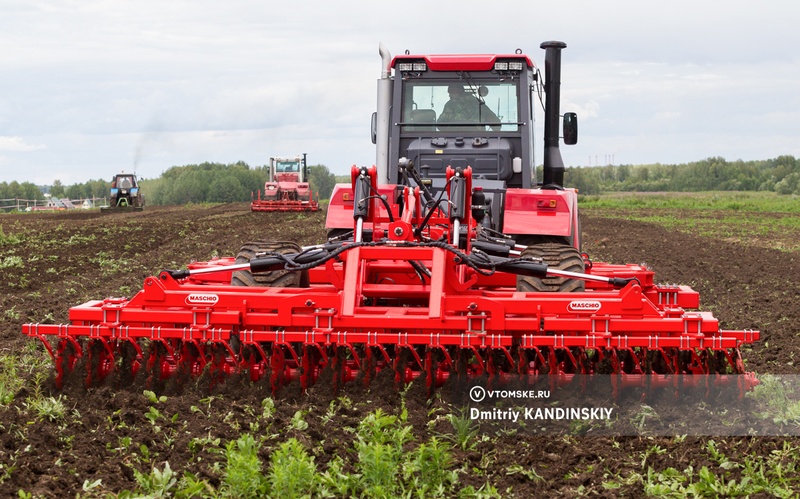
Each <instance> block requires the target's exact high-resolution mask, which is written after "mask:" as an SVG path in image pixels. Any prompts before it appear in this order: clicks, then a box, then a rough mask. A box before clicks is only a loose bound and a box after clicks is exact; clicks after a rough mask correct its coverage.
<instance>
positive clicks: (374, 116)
mask: <svg viewBox="0 0 800 499" xmlns="http://www.w3.org/2000/svg"><path fill="white" fill-rule="evenodd" d="M370 133H371V134H372V143H373V144H377V143H378V113H372V122H371V123H370Z"/></svg>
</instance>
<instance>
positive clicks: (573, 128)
mask: <svg viewBox="0 0 800 499" xmlns="http://www.w3.org/2000/svg"><path fill="white" fill-rule="evenodd" d="M562 135H563V136H564V143H565V144H567V145H570V146H572V145H575V144H577V143H578V115H577V114H575V113H564V131H563V134H562Z"/></svg>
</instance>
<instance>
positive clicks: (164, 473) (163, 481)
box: [133, 462, 178, 499]
mask: <svg viewBox="0 0 800 499" xmlns="http://www.w3.org/2000/svg"><path fill="white" fill-rule="evenodd" d="M133 476H134V478H135V479H136V483H137V484H139V488H140V489H141V491H142V492H144V493H145V494H147V497H148V498H153V499H156V498H164V497H172V492H171V491H172V489H173V488H175V485H177V483H178V478H177V477H176V476H175V472H174V471H172V469H171V468H170V467H169V462H165V463H164V469H163V470H159V469H158V468H156V467H153V470H152V471H151V472H150V473H149V474H144V473H142V472H140V471H139V470H133Z"/></svg>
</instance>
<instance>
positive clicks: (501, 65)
mask: <svg viewBox="0 0 800 499" xmlns="http://www.w3.org/2000/svg"><path fill="white" fill-rule="evenodd" d="M523 69H525V63H523V62H522V61H498V62H495V63H494V70H495V71H522V70H523Z"/></svg>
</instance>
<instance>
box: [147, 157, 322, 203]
mask: <svg viewBox="0 0 800 499" xmlns="http://www.w3.org/2000/svg"><path fill="white" fill-rule="evenodd" d="M268 178H269V166H266V165H265V166H257V167H250V166H249V165H248V164H247V163H245V162H243V161H239V162H237V163H232V164H222V163H201V164H199V165H185V166H174V167H172V168H170V169H168V170H167V171H165V172H164V173H162V174H161V176H160V177H159V178H157V179H152V180H143V181H142V182H140V186H141V189H142V192H143V193H144V194H145V198H146V200H147V203H148V204H163V205H167V204H170V205H172V204H186V203H232V202H237V201H250V199H251V198H252V196H253V195H254V194H255V193H257V192H258V191H259V190H263V189H264V182H266V181H267V179H268ZM308 180H309V184H310V185H311V190H312V192H313V193H314V197H315V198H319V199H327V198H329V197H330V194H331V191H333V185H334V184H335V180H334V175H333V174H332V173H331V172H330V171H329V170H328V168H327V167H326V166H325V165H309V179H308Z"/></svg>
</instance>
